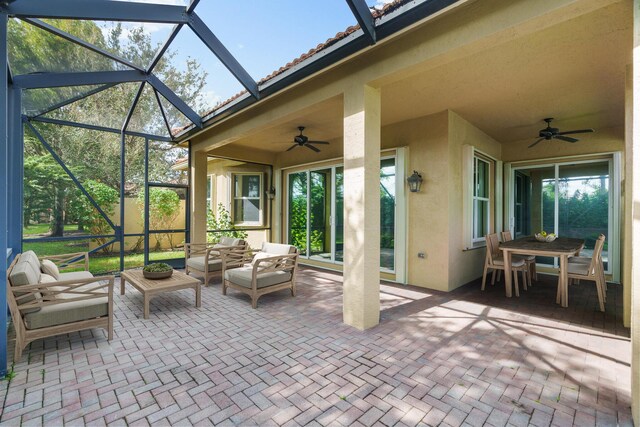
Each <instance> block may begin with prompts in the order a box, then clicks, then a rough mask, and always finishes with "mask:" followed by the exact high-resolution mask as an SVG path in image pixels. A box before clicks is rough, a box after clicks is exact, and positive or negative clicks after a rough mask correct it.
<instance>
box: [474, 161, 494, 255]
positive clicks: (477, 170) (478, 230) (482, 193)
mask: <svg viewBox="0 0 640 427" xmlns="http://www.w3.org/2000/svg"><path fill="white" fill-rule="evenodd" d="M490 183H491V163H490V162H489V161H488V160H486V159H484V158H482V157H480V156H477V155H475V156H473V242H474V243H475V242H481V241H483V240H484V236H485V235H487V234H489V232H490V231H489V230H490V229H491V227H490V225H491V187H490Z"/></svg>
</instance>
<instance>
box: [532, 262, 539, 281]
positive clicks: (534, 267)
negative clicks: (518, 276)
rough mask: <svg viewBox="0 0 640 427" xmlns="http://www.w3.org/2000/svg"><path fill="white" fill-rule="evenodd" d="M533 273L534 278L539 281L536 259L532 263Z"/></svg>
mask: <svg viewBox="0 0 640 427" xmlns="http://www.w3.org/2000/svg"><path fill="white" fill-rule="evenodd" d="M531 275H532V276H533V280H535V281H536V282H537V281H538V269H537V268H536V263H535V261H534V262H532V263H531Z"/></svg>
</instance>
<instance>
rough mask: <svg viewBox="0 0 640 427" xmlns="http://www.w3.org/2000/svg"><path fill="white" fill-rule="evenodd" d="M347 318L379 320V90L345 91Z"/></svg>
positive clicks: (364, 323) (365, 322)
mask: <svg viewBox="0 0 640 427" xmlns="http://www.w3.org/2000/svg"><path fill="white" fill-rule="evenodd" d="M344 218H345V224H344V290H343V292H344V295H343V318H344V322H345V323H346V324H348V325H351V326H354V327H356V328H358V329H361V330H364V329H367V328H371V327H373V326H375V325H377V324H378V323H379V321H380V90H379V89H375V88H372V87H369V86H355V87H353V88H351V89H350V90H349V91H347V92H345V94H344Z"/></svg>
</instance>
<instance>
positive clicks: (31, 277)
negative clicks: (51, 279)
mask: <svg viewBox="0 0 640 427" xmlns="http://www.w3.org/2000/svg"><path fill="white" fill-rule="evenodd" d="M34 255H35V254H34ZM22 257H23V255H20V258H19V259H18V262H17V263H16V264H15V265H14V266H13V269H12V270H11V273H10V274H9V280H10V281H11V286H12V287H20V286H26V285H35V284H37V283H40V277H41V275H42V273H40V266H39V264H38V267H37V268H34V267H33V265H34V263H33V262H30V261H29V256H28V255H27V257H26V259H25V260H23V258H22ZM36 259H37V258H36ZM14 295H15V297H16V299H17V298H19V297H20V296H22V295H25V293H16V294H14ZM36 298H42V295H41V294H40V293H39V292H36V293H35V295H34V296H30V297H28V298H24V299H19V300H17V301H16V302H17V303H18V305H22V304H25V303H28V302H32V301H35V300H36ZM39 310H40V308H39V307H36V308H30V309H28V310H22V313H23V314H25V313H31V312H36V311H39Z"/></svg>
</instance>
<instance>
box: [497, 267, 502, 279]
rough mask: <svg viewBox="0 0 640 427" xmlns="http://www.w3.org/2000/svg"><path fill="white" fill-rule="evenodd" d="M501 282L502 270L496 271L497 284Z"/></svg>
mask: <svg viewBox="0 0 640 427" xmlns="http://www.w3.org/2000/svg"><path fill="white" fill-rule="evenodd" d="M501 280H502V270H498V282H499V281H501Z"/></svg>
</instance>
